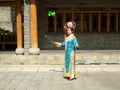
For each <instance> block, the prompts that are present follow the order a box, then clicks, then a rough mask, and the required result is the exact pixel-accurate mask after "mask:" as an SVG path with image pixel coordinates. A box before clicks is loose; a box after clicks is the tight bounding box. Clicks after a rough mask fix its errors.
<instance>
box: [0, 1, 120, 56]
mask: <svg viewBox="0 0 120 90" xmlns="http://www.w3.org/2000/svg"><path fill="white" fill-rule="evenodd" d="M7 11H8V12H7ZM0 12H3V13H1V14H0V50H1V51H9V50H10V51H15V53H16V55H31V54H35V55H38V54H39V53H40V50H41V51H42V50H61V49H62V50H63V48H56V47H55V46H54V45H53V44H52V43H51V42H50V40H49V39H51V40H53V41H63V40H64V37H63V34H64V31H63V25H64V24H65V23H66V22H68V21H74V22H76V25H77V26H76V33H75V34H76V36H77V38H78V41H79V44H80V50H120V35H119V34H120V1H119V0H109V1H108V0H101V1H96V0H87V1H84V0H65V1H64V0H56V1H53V0H0ZM48 12H52V13H54V14H55V15H54V16H49V15H48ZM46 36H47V37H46ZM48 38H49V39H48Z"/></svg>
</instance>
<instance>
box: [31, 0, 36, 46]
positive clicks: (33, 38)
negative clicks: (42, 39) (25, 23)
mask: <svg viewBox="0 0 120 90" xmlns="http://www.w3.org/2000/svg"><path fill="white" fill-rule="evenodd" d="M30 16H31V17H30V20H31V21H30V24H31V48H37V47H38V35H37V12H36V0H31V4H30Z"/></svg>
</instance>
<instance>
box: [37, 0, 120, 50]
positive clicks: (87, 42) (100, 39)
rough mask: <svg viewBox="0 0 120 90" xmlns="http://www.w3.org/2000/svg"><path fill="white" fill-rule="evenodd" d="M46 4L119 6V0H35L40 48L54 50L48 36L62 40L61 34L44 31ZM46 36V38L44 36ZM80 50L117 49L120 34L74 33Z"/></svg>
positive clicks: (119, 46)
mask: <svg viewBox="0 0 120 90" xmlns="http://www.w3.org/2000/svg"><path fill="white" fill-rule="evenodd" d="M47 6H120V1H119V0H100V1H98V0H65V1H64V0H54V1H53V0H37V11H38V12H37V13H38V14H37V15H38V41H39V48H40V49H41V50H53V49H54V50H56V49H63V48H56V47H55V46H54V45H53V44H52V43H51V42H50V40H49V39H48V38H50V39H52V40H53V41H60V42H61V41H63V40H64V37H63V34H49V33H46V15H47V12H46V7H47ZM45 36H47V37H48V38H46V37H45ZM76 36H77V38H78V42H79V45H80V50H118V49H120V35H119V33H118V34H115V33H114V34H110V33H108V34H102V33H101V34H91V33H89V34H76Z"/></svg>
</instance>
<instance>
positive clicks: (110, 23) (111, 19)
mask: <svg viewBox="0 0 120 90" xmlns="http://www.w3.org/2000/svg"><path fill="white" fill-rule="evenodd" d="M48 11H54V12H55V13H56V15H55V16H54V17H52V16H48V15H47V32H52V33H57V32H63V25H64V24H65V23H66V22H68V21H74V22H75V23H76V32H78V33H117V32H120V7H47V12H48Z"/></svg>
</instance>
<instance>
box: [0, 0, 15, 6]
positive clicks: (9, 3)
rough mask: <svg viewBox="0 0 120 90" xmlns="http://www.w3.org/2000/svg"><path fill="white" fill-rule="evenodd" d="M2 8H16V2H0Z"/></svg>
mask: <svg viewBox="0 0 120 90" xmlns="http://www.w3.org/2000/svg"><path fill="white" fill-rule="evenodd" d="M0 6H12V7H15V6H16V1H0Z"/></svg>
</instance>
